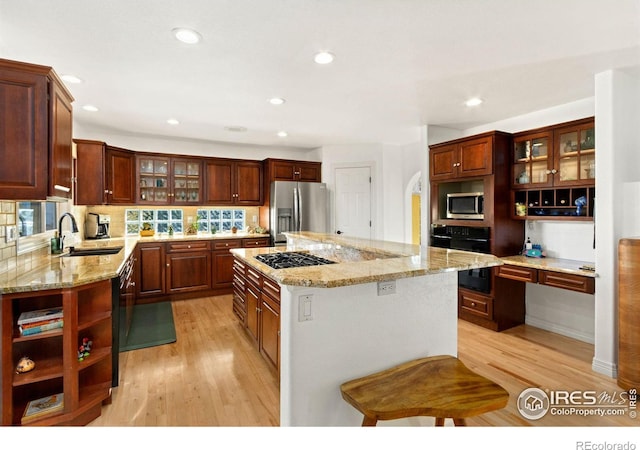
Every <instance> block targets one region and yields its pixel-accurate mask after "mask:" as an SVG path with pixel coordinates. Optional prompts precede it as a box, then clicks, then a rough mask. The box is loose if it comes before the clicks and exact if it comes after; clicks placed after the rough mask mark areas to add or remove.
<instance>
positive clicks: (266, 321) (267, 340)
mask: <svg viewBox="0 0 640 450" xmlns="http://www.w3.org/2000/svg"><path fill="white" fill-rule="evenodd" d="M261 305H262V306H261V308H260V320H261V329H260V353H261V354H262V356H264V357H265V359H266V360H267V361H268V362H269V363H270V364H271V366H272V368H273V369H274V370H275V371H278V369H279V367H280V305H279V304H278V303H277V302H276V301H275V300H274V299H272V298H271V297H269V296H268V295H266V294H265V293H262V297H261Z"/></svg>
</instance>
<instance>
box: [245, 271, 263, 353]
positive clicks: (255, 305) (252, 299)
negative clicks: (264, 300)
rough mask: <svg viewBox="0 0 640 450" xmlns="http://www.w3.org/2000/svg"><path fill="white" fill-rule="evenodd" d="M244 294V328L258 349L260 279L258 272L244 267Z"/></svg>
mask: <svg viewBox="0 0 640 450" xmlns="http://www.w3.org/2000/svg"><path fill="white" fill-rule="evenodd" d="M245 280H246V285H245V293H246V302H247V303H246V304H247V315H246V318H245V327H246V330H247V332H248V333H249V336H250V337H251V339H252V340H253V341H254V343H255V345H256V347H258V348H259V340H260V290H261V287H260V283H261V280H262V277H261V275H260V273H259V272H257V271H256V270H255V269H252V268H251V267H249V266H246V272H245Z"/></svg>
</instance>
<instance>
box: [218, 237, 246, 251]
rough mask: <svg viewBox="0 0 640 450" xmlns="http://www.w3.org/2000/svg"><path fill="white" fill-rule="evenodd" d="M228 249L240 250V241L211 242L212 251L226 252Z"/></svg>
mask: <svg viewBox="0 0 640 450" xmlns="http://www.w3.org/2000/svg"><path fill="white" fill-rule="evenodd" d="M230 248H242V241H241V240H240V239H225V240H214V241H213V249H214V250H227V249H230Z"/></svg>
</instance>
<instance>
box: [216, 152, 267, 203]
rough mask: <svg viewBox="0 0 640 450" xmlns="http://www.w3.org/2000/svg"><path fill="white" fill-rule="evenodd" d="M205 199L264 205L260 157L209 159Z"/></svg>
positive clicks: (217, 201) (218, 201)
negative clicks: (255, 158)
mask: <svg viewBox="0 0 640 450" xmlns="http://www.w3.org/2000/svg"><path fill="white" fill-rule="evenodd" d="M205 178H206V190H205V203H207V204H210V205H220V206H225V205H226V206H261V205H262V203H263V196H262V183H263V171H262V163H261V162H260V161H250V160H232V159H221V158H211V159H208V160H206V161H205Z"/></svg>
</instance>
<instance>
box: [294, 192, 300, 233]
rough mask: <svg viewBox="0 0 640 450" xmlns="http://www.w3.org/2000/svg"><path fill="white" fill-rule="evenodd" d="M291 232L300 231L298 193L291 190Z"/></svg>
mask: <svg viewBox="0 0 640 450" xmlns="http://www.w3.org/2000/svg"><path fill="white" fill-rule="evenodd" d="M293 228H294V230H293V231H300V192H299V191H298V188H297V187H295V188H293Z"/></svg>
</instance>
